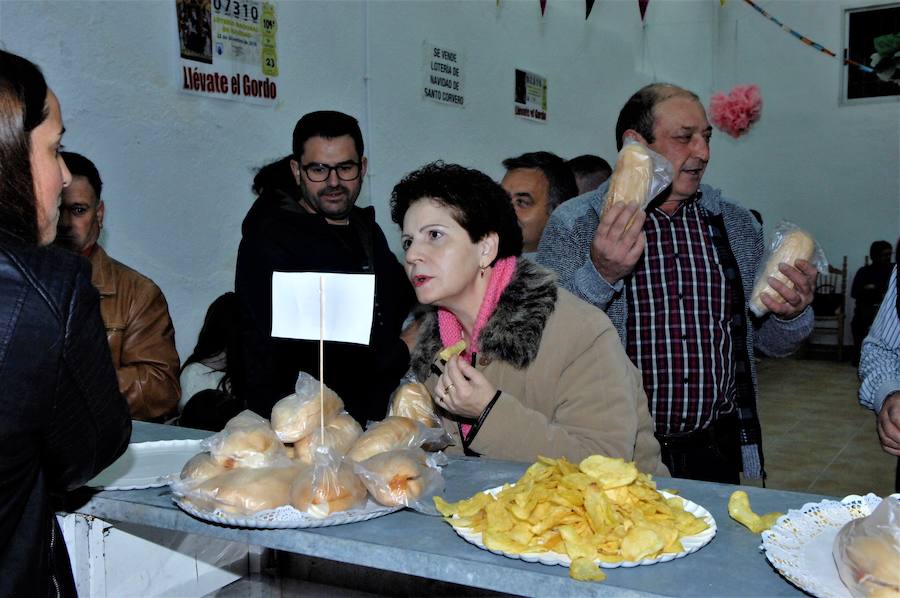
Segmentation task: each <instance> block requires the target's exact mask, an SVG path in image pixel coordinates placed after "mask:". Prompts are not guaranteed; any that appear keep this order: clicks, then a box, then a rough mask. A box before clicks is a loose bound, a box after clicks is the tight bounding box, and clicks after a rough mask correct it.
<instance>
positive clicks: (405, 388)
mask: <svg viewBox="0 0 900 598" xmlns="http://www.w3.org/2000/svg"><path fill="white" fill-rule="evenodd" d="M387 414H388V417H390V416H392V415H396V416H399V417H408V418H409V419H412V420H415V421H417V422H422V423H423V424H424V425H425V426H427V427H429V428H440V427H442V426H443V424H442V422H441V418H440V417H439V416H438V414H437V412H436V411H435V409H434V401H432V399H431V393H430V392H428V389H427V388H426V387H425V385H424V384H422V383H421V382H407V383H406V384H401V385H400V386H398V387H397V390H395V391H394V395H393V396H392V397H391V402H390V405H388V412H387Z"/></svg>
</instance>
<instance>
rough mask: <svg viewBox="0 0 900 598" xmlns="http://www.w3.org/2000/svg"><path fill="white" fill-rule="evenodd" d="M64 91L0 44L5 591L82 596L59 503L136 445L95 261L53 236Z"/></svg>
mask: <svg viewBox="0 0 900 598" xmlns="http://www.w3.org/2000/svg"><path fill="white" fill-rule="evenodd" d="M62 134H63V126H62V117H61V115H60V109H59V102H58V101H57V99H56V96H55V95H54V94H53V92H52V91H51V90H50V89H48V88H47V84H46V82H45V81H44V76H43V75H42V74H41V72H40V70H39V69H38V68H37V67H36V66H35V65H34V64H32V63H30V62H28V61H27V60H25V59H23V58H21V57H19V56H16V55H14V54H10V53H8V52H3V51H0V455H2V457H3V458H2V459H0V480H3V482H2V484H0V572H2V574H0V596H41V595H49V594H52V595H55V596H74V595H75V585H74V582H73V579H72V572H71V568H70V566H69V557H68V554H67V552H66V547H65V543H64V542H63V538H62V533H61V532H60V529H59V526H58V525H57V523H56V517H55V515H54V513H55V511H56V508H57V504H56V501H55V500H54V498H55V496H56V495H57V494H58V493H62V492H65V491H68V490H73V489H75V488H77V487H79V486H81V485H83V484H84V483H85V482H86V481H87V480H89V479H91V478H92V477H93V476H95V475H96V474H97V473H99V472H100V471H101V470H102V469H103V468H105V467H106V466H107V465H109V464H110V463H112V461H113V460H115V458H116V457H118V456H119V455H120V454H121V453H122V452H123V451H124V450H125V447H126V446H127V445H128V439H129V438H130V436H131V419H130V416H129V412H128V405H127V404H126V403H125V400H124V399H123V398H122V395H120V394H119V390H118V383H117V381H116V373H115V370H113V366H112V359H111V358H110V355H109V347H108V346H107V343H106V333H105V329H104V327H103V322H102V321H101V319H100V304H99V297H98V295H97V291H96V290H95V289H94V287H92V286H91V273H90V266H89V265H88V263H87V261H86V260H84V259H82V258H80V257H78V256H76V255H74V254H72V253H70V252H68V251H65V250H64V249H60V248H57V247H53V246H50V243H52V241H53V239H54V237H55V236H56V221H57V219H58V217H59V202H60V193H61V191H62V188H63V187H64V186H66V185H68V184H69V182H70V181H71V176H70V175H69V171H68V169H67V168H66V165H65V163H64V162H63V161H62V159H61V158H60V156H59V148H60V138H61V137H62Z"/></svg>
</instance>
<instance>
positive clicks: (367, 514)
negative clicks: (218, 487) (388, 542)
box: [172, 496, 403, 529]
mask: <svg viewBox="0 0 900 598" xmlns="http://www.w3.org/2000/svg"><path fill="white" fill-rule="evenodd" d="M172 500H173V501H175V504H176V505H178V506H179V507H180V508H181V509H183V510H184V511H186V512H187V513H190V514H191V515H193V516H194V517H196V518H198V519H203V520H204V521H210V522H212V523H220V524H222V525H230V526H233V527H247V528H252V529H299V528H311V527H330V526H332V525H344V524H345V523H356V522H358V521H368V520H369V519H375V518H376V517H383V516H384V515H389V514H391V513H393V512H395V511H399V510H400V509H402V508H403V507H402V506H400V507H384V506H382V505H379V504H378V503H376V502H373V501H372V499H369V500H368V501H367V502H366V506H365V507H363V508H362V509H352V510H350V511H340V512H338V513H332V514H331V515H328V516H327V517H316V516H314V515H310V514H309V513H304V512H302V511H298V510H297V509H295V508H294V507H291V506H284V507H278V508H277V509H272V510H270V511H260V512H259V513H257V514H255V515H253V516H245V517H237V516H233V515H228V514H225V513H223V512H221V511H219V510H216V511H213V512H210V511H206V510H202V509H198V508H197V507H196V506H194V504H192V503H191V502H190V501H188V500H185V499H183V498H181V497H178V496H173V497H172Z"/></svg>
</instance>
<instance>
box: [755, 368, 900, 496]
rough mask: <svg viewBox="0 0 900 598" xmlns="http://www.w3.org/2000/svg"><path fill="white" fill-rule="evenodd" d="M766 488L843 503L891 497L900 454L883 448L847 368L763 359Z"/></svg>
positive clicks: (762, 390) (761, 416)
mask: <svg viewBox="0 0 900 598" xmlns="http://www.w3.org/2000/svg"><path fill="white" fill-rule="evenodd" d="M757 365H758V368H759V386H760V402H759V408H760V419H761V421H762V430H763V449H764V450H765V455H766V471H767V472H768V474H769V477H768V480H767V481H766V486H767V487H769V488H777V489H780V490H797V491H803V492H812V493H815V494H825V495H831V496H837V497H839V498H843V497H844V496H846V495H848V494H866V493H867V492H874V493H875V494H877V495H879V496H885V495H887V494H890V493H891V492H893V489H894V472H895V470H896V466H897V457H893V456H891V455H888V454H887V453H885V452H884V451H882V450H881V446H880V445H879V444H878V434H877V433H876V431H875V416H874V414H873V413H872V412H871V411H869V410H867V409H864V408H863V407H861V406H860V405H859V401H858V399H857V390H858V388H859V382H858V380H857V377H856V369H855V368H854V367H853V366H851V365H850V364H849V363H837V362H835V361H823V360H807V359H795V358H789V359H763V360H761V361H760V362H759V363H758V364H757Z"/></svg>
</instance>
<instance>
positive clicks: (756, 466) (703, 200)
mask: <svg viewBox="0 0 900 598" xmlns="http://www.w3.org/2000/svg"><path fill="white" fill-rule="evenodd" d="M711 135H712V127H711V126H710V124H709V121H708V120H707V118H706V112H705V110H704V108H703V105H702V104H701V103H700V100H699V98H698V97H697V96H696V95H695V94H694V93H692V92H690V91H688V90H686V89H682V88H680V87H677V86H674V85H669V84H665V83H655V84H652V85H648V86H646V87H644V88H642V89H640V90H638V91H637V92H636V93H635V94H634V95H633V96H632V97H631V98H630V99H629V100H628V101H627V102H626V104H625V106H624V107H623V108H622V110H621V112H620V113H619V118H618V122H617V123H616V142H617V144H618V147H619V149H622V147H623V144H624V143H625V142H626V140H631V141H632V142H637V143H639V144H640V145H641V146H643V147H644V148H649V150H652V151H653V152H656V153H657V154H659V155H661V156H663V157H664V158H666V159H667V160H668V161H669V162H670V163H671V165H672V169H673V174H672V182H671V185H669V186H668V187H667V188H666V189H665V190H664V191H663V192H662V193H661V194H660V195H659V196H658V197H656V199H654V200H653V202H652V203H651V204H650V205H649V206H642V205H640V204H638V203H632V202H628V201H622V202H612V201H611V202H610V206H608V208H607V209H605V210H604V202H606V201H607V191H608V189H609V188H610V186H615V185H616V178H617V176H616V173H615V172H614V173H613V177H612V179H610V181H607V182H606V183H604V184H603V185H601V186H600V187H599V188H598V189H597V190H595V191H593V192H590V193H586V194H584V195H581V196H579V197H577V198H574V199H571V200H569V201H568V202H566V203H565V204H563V205H562V206H560V208H558V209H557V210H556V211H555V212H554V213H553V215H552V216H551V218H550V221H549V222H548V223H547V227H546V228H545V230H544V235H543V237H542V239H541V242H540V245H539V247H538V256H537V261H538V262H539V263H541V264H543V265H545V266H548V267H550V268H551V269H553V270H555V271H556V272H557V273H558V274H559V284H560V285H562V286H563V287H564V288H566V289H568V290H569V291H571V292H573V293H574V294H576V295H577V296H579V297H581V298H582V299H584V300H586V301H588V302H589V303H592V304H593V305H595V306H597V307H599V308H600V309H602V310H604V311H605V312H606V313H607V315H608V316H609V317H610V319H611V320H612V322H613V324H614V325H615V326H616V329H617V330H618V332H619V336H620V337H621V339H622V343H623V344H624V345H625V349H626V352H627V354H628V356H629V357H630V358H631V360H632V361H633V362H634V364H635V365H636V366H637V367H638V369H640V370H641V375H642V378H643V383H644V389H645V391H646V393H647V396H648V399H649V402H650V414H651V417H652V418H653V420H654V424H655V428H656V437H657V439H658V440H659V442H660V445H661V448H662V458H663V463H665V464H666V465H667V466H668V468H669V470H670V471H671V472H672V475H673V476H675V477H685V478H692V479H700V480H708V481H716V482H724V483H739V482H740V481H741V480H740V473H741V472H743V474H744V476H745V478H747V479H760V478H763V477H764V475H765V474H764V469H763V454H762V446H761V432H760V425H759V417H758V414H757V410H756V394H757V389H756V369H755V364H754V360H753V350H754V348H756V349H759V350H760V351H762V352H763V353H765V354H767V355H770V356H776V357H780V356H785V355H788V354H790V353H792V352H793V351H794V350H795V349H796V348H797V347H798V346H799V345H800V343H802V342H803V340H805V339H806V337H807V336H809V334H810V333H811V332H812V326H813V314H812V311H811V309H809V304H810V303H811V301H812V297H813V292H814V289H815V280H816V269H815V268H814V267H813V266H812V265H811V264H810V263H809V262H808V261H806V260H802V259H799V260H796V261H794V263H793V264H786V263H781V264H779V265H778V266H777V269H778V270H779V272H780V274H781V275H782V276H781V277H779V278H775V277H770V278H769V279H768V281H767V282H768V283H769V289H768V292H767V293H763V294H762V295H761V297H760V299H759V300H760V302H761V304H762V305H763V306H764V310H765V311H768V312H769V313H766V314H765V315H763V316H762V317H757V316H755V315H752V314H751V312H750V310H749V301H750V298H751V294H752V289H753V285H754V277H755V275H756V272H757V270H758V268H759V265H760V261H761V259H762V257H763V253H764V252H763V234H762V229H761V228H760V226H759V225H758V224H757V222H756V220H755V219H754V218H753V216H752V215H751V214H750V212H749V211H747V210H746V209H744V208H742V207H741V206H739V205H737V204H735V203H733V202H731V201H729V200H726V199H725V198H723V197H722V194H721V191H720V190H718V189H714V188H712V187H710V186H708V185H701V184H700V181H701V179H702V178H703V174H704V172H705V170H706V165H707V164H708V162H709V159H710V149H709V140H710V137H711ZM645 151H646V150H645ZM627 154H628V152H626V153H625V154H622V156H623V157H622V159H624V158H625V156H626V155H627ZM616 169H617V170H619V169H620V165H619V164H617V165H616ZM648 176H649V175H648ZM626 194H627V193H626ZM644 207H646V211H645V210H644V209H642V208H644Z"/></svg>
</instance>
